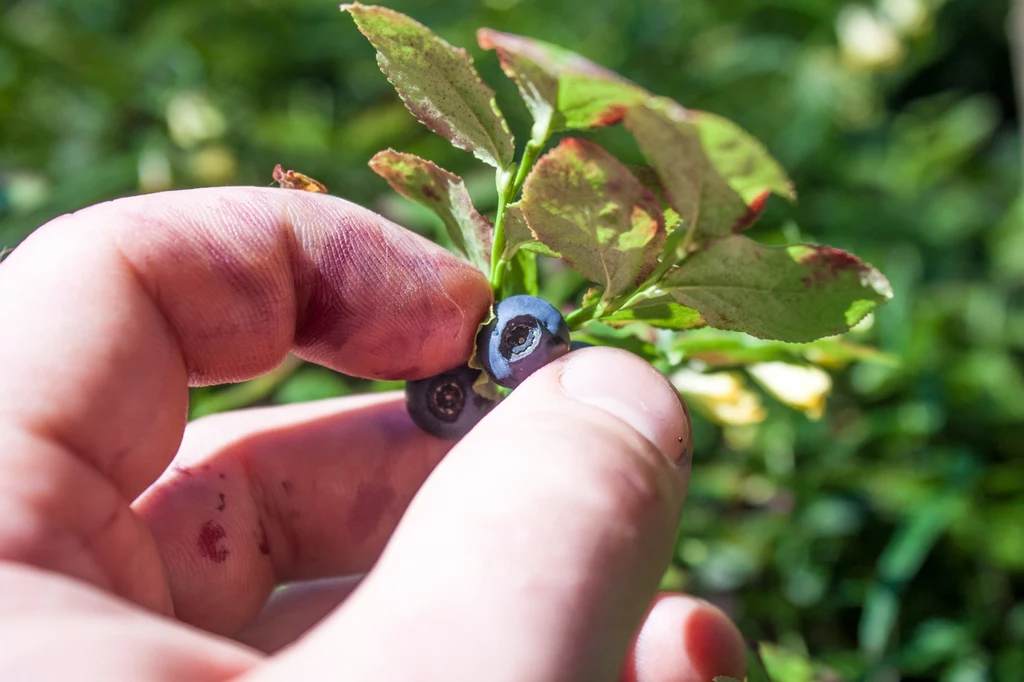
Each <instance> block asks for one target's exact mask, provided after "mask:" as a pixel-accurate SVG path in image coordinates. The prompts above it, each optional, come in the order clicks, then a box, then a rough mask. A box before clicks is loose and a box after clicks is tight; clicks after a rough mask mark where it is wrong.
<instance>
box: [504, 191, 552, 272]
mask: <svg viewBox="0 0 1024 682" xmlns="http://www.w3.org/2000/svg"><path fill="white" fill-rule="evenodd" d="M521 204H522V202H516V203H514V204H509V205H508V206H506V207H505V255H504V259H505V260H506V261H508V262H510V263H511V262H512V258H513V257H514V256H515V254H516V253H517V252H518V251H519V250H520V249H522V250H524V251H530V252H531V253H535V254H539V255H541V256H549V257H550V258H561V256H560V255H558V253H556V252H555V251H552V250H551V248H550V247H549V246H547V245H545V244H543V243H542V242H539V241H537V237H535V236H534V234H533V232H531V231H530V226H529V225H527V224H526V218H525V217H524V216H523V210H522V206H521Z"/></svg>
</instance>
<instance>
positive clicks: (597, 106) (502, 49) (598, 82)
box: [476, 28, 651, 132]
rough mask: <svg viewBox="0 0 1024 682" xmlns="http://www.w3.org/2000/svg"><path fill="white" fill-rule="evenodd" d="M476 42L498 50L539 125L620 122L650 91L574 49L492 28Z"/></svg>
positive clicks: (553, 127)
mask: <svg viewBox="0 0 1024 682" xmlns="http://www.w3.org/2000/svg"><path fill="white" fill-rule="evenodd" d="M476 35H477V42H478V43H479V44H480V47H482V48H483V49H485V50H495V51H496V52H497V53H498V59H499V60H500V62H501V68H502V70H503V71H504V72H505V74H506V75H507V76H508V77H509V78H512V79H513V80H514V81H515V82H516V84H517V85H518V86H519V92H520V93H521V94H522V96H523V99H524V100H525V101H526V106H527V107H528V108H529V109H530V113H531V114H533V120H534V125H535V130H536V129H538V128H539V129H540V131H548V132H551V131H554V130H565V129H583V128H596V127H601V126H607V125H613V124H615V123H618V122H619V121H620V120H621V119H622V117H623V116H624V115H625V113H626V110H627V108H628V107H629V106H632V105H633V104H636V103H638V102H643V101H646V100H647V99H648V98H649V97H650V96H651V95H650V93H648V92H647V91H646V90H644V89H643V88H641V87H640V86H639V85H636V84H635V83H632V82H630V81H628V80H626V79H625V78H623V77H622V76H620V75H618V74H617V73H615V72H613V71H609V70H608V69H606V68H604V67H603V66H599V65H598V64H595V63H594V62H592V61H590V60H589V59H587V58H586V57H583V56H581V55H579V54H576V53H575V52H572V51H570V50H566V49H564V48H562V47H558V46H557V45H552V44H550V43H546V42H544V41H541V40H534V39H532V38H526V37H523V36H518V35H513V34H511V33H502V32H500V31H494V30H492V29H489V28H482V29H480V30H479V31H477V34H476Z"/></svg>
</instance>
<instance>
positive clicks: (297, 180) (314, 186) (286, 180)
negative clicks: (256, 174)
mask: <svg viewBox="0 0 1024 682" xmlns="http://www.w3.org/2000/svg"><path fill="white" fill-rule="evenodd" d="M274 182H276V183H277V184H278V185H280V186H281V188H282V189H297V190H302V191H303V192H316V193H317V194H327V188H326V187H324V185H323V183H320V182H317V181H316V180H314V179H313V178H311V177H309V176H308V175H303V174H302V173H299V172H297V171H293V170H290V171H286V170H285V169H284V168H282V167H281V164H277V165H276V166H274Z"/></svg>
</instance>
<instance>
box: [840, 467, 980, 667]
mask: <svg viewBox="0 0 1024 682" xmlns="http://www.w3.org/2000/svg"><path fill="white" fill-rule="evenodd" d="M969 480H970V477H963V478H960V479H958V480H957V481H956V482H955V483H953V484H952V485H951V486H950V487H949V488H948V489H947V490H946V491H945V492H943V493H942V494H940V495H937V496H936V497H934V498H933V499H932V500H931V501H930V502H929V503H928V504H926V505H924V506H922V507H921V508H920V509H918V510H916V511H915V512H914V514H913V515H911V516H910V517H909V518H907V519H905V520H904V521H903V522H902V523H901V524H900V526H899V528H897V530H896V532H895V533H894V534H893V537H892V539H891V540H890V541H889V544H888V545H887V546H886V548H885V550H884V551H883V552H882V556H881V558H880V559H879V561H878V569H877V570H878V577H877V581H876V582H875V584H874V585H872V586H871V589H870V590H869V591H868V594H867V596H866V597H865V599H864V610H863V612H862V613H861V620H860V627H859V632H858V635H859V638H860V646H861V650H862V651H864V653H866V654H867V655H868V656H870V657H871V658H873V659H877V658H878V657H880V656H882V654H883V653H885V650H886V648H887V647H888V644H889V639H890V637H891V636H892V632H893V630H894V628H895V625H896V619H897V618H898V616H899V611H900V597H901V595H902V593H903V592H904V590H905V589H906V587H907V583H909V582H910V581H911V579H913V577H914V576H915V575H916V574H917V572H918V570H920V568H921V565H922V564H923V563H924V561H925V559H926V558H927V557H928V555H929V554H930V553H931V551H932V548H933V547H934V546H935V543H936V542H938V540H939V538H940V537H942V535H943V534H944V533H945V532H946V530H947V529H948V528H949V525H950V523H952V521H953V519H954V518H955V517H956V516H957V515H958V514H960V513H962V512H963V510H964V508H965V501H964V497H965V494H964V492H963V491H962V490H961V487H965V486H966V484H967V482H968V481H969Z"/></svg>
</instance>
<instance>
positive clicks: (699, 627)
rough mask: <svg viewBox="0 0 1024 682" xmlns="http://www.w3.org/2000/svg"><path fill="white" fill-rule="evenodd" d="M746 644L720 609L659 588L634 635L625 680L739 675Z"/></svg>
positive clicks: (668, 681) (686, 681) (670, 681)
mask: <svg viewBox="0 0 1024 682" xmlns="http://www.w3.org/2000/svg"><path fill="white" fill-rule="evenodd" d="M746 660H747V649H746V644H745V642H744V640H743V635H742V634H741V633H740V631H739V629H738V628H737V627H736V625H735V624H734V623H733V622H732V620H730V619H729V617H728V616H727V615H725V613H723V612H722V611H721V610H720V609H718V608H717V607H715V606H713V605H712V604H709V603H708V602H706V601H703V600H700V599H696V598H694V597H690V596H687V595H682V594H670V593H662V594H660V595H659V596H658V597H657V598H656V599H655V601H654V603H653V605H652V607H651V610H650V611H649V612H648V614H647V618H646V619H645V620H644V623H643V625H642V626H641V628H640V632H639V634H638V635H637V639H636V643H635V646H634V650H633V651H632V652H631V655H630V657H629V661H628V663H627V667H626V670H625V671H624V673H623V679H624V680H630V681H631V682H705V681H706V680H711V679H713V678H715V677H716V676H719V675H724V676H728V677H733V678H736V679H738V680H742V679H743V678H744V677H745V676H746V669H747V664H746Z"/></svg>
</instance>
